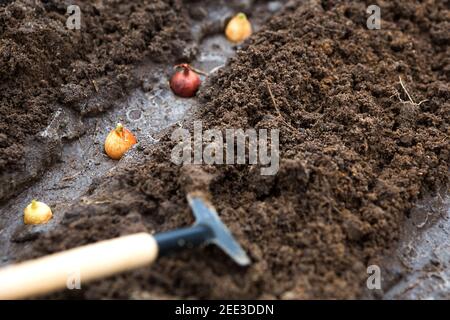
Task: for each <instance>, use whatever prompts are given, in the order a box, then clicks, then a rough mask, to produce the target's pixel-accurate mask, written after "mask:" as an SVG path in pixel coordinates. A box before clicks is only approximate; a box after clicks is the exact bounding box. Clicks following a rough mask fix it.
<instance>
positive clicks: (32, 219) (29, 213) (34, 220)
mask: <svg viewBox="0 0 450 320" xmlns="http://www.w3.org/2000/svg"><path fill="white" fill-rule="evenodd" d="M23 213H24V216H23V222H24V223H25V224H44V223H47V222H48V221H50V219H51V218H52V216H53V213H52V210H51V209H50V207H49V206H48V205H46V204H45V203H43V202H39V201H36V200H33V201H31V203H30V204H29V205H28V206H27V207H26V208H25V210H24V211H23Z"/></svg>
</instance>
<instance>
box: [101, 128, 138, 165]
mask: <svg viewBox="0 0 450 320" xmlns="http://www.w3.org/2000/svg"><path fill="white" fill-rule="evenodd" d="M136 143H137V140H136V137H135V136H134V135H133V134H132V133H131V132H130V131H129V130H128V129H127V128H125V127H124V126H123V125H122V124H121V123H118V124H117V126H116V128H115V129H114V130H111V132H110V133H109V134H108V136H107V137H106V140H105V152H106V154H107V155H108V156H109V157H110V158H111V159H114V160H119V159H120V158H122V156H123V155H124V154H125V152H127V151H128V150H129V149H130V148H131V147H132V146H133V145H135V144H136Z"/></svg>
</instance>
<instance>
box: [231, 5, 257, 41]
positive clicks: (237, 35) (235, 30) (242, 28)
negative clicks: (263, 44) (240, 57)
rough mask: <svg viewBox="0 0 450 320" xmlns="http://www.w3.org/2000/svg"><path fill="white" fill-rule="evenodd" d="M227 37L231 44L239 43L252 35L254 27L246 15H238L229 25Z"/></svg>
mask: <svg viewBox="0 0 450 320" xmlns="http://www.w3.org/2000/svg"><path fill="white" fill-rule="evenodd" d="M225 35H226V36H227V38H228V40H230V41H231V42H235V43H239V42H242V41H244V40H245V39H247V38H248V37H250V36H251V35H252V25H251V23H250V21H248V19H247V16H246V15H245V13H242V12H241V13H238V14H237V15H235V16H234V17H233V18H232V19H231V20H230V21H229V22H228V24H227V27H226V28H225Z"/></svg>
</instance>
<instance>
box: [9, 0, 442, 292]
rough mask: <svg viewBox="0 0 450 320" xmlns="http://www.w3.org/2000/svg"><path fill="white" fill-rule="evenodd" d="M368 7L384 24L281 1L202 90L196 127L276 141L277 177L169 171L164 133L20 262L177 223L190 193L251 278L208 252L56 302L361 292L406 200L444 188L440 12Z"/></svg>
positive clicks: (186, 214)
mask: <svg viewBox="0 0 450 320" xmlns="http://www.w3.org/2000/svg"><path fill="white" fill-rule="evenodd" d="M380 5H381V6H382V8H381V9H382V12H383V16H382V18H383V21H382V26H383V27H382V29H381V30H376V31H374V30H367V28H366V25H365V21H366V18H367V17H366V5H365V4H364V3H361V2H356V1H322V3H320V2H319V1H311V2H306V3H305V2H304V1H290V3H289V5H288V6H286V7H285V9H284V11H283V12H282V13H280V14H277V15H276V16H275V17H273V18H272V19H271V21H270V22H269V23H268V24H267V25H266V26H264V27H263V28H262V30H260V31H259V32H258V33H256V34H255V35H254V36H252V37H251V38H250V39H249V41H248V42H246V43H245V44H244V45H243V46H242V47H241V49H240V50H239V51H238V54H237V55H236V57H235V58H233V59H231V61H230V62H229V64H228V65H227V66H226V67H225V68H222V69H221V70H219V71H218V72H217V73H215V75H214V76H213V77H212V78H210V79H209V82H208V83H207V85H205V86H203V88H202V90H201V91H200V101H201V104H202V106H201V110H200V112H199V118H201V119H202V120H203V126H204V130H205V129H207V128H219V129H226V128H244V129H245V128H258V127H264V128H268V129H280V130H281V133H280V153H281V161H280V170H279V172H278V173H277V174H276V175H275V176H272V177H261V176H259V175H258V173H259V170H255V168H252V167H249V166H245V165H242V166H225V165H223V166H202V167H200V168H196V167H180V166H177V165H175V164H173V163H171V162H170V151H171V150H172V147H173V142H171V141H170V133H168V134H167V135H165V136H163V137H161V140H160V143H159V144H158V145H156V146H155V147H154V148H152V149H151V150H149V153H148V155H147V156H146V159H145V160H144V161H142V163H139V164H138V165H136V166H130V167H128V168H122V169H121V170H119V171H118V172H117V173H116V174H115V175H112V176H110V177H108V178H106V179H105V180H104V181H102V182H101V183H99V185H98V186H97V188H96V189H95V190H93V192H92V194H91V195H89V196H88V197H87V198H85V199H82V201H80V203H79V204H78V205H75V206H74V207H73V208H72V209H71V210H70V212H68V213H67V214H66V215H65V217H64V218H63V221H62V225H61V226H59V227H58V228H57V229H54V230H53V231H51V232H49V233H45V234H40V235H38V239H37V240H35V241H34V242H33V243H32V248H33V249H34V251H33V253H32V254H29V253H27V254H26V255H24V256H21V257H17V259H19V260H20V259H25V258H30V257H35V256H40V255H43V254H46V253H50V252H55V251H59V250H63V249H67V248H71V247H75V246H78V245H82V244H86V243H90V242H94V241H98V240H101V239H107V238H112V237H116V236H119V235H123V234H128V233H132V232H136V231H141V230H142V231H148V232H160V231H164V230H168V229H173V228H177V227H181V226H186V225H189V224H191V223H192V222H193V218H192V215H191V213H190V210H189V208H188V206H187V203H186V192H188V191H191V190H193V189H198V188H200V189H202V190H203V191H207V192H208V193H209V194H210V197H211V200H212V201H213V203H214V205H215V206H216V208H217V210H218V212H219V214H220V217H221V219H222V220H223V222H224V223H225V224H226V225H227V226H228V227H229V228H230V230H231V231H232V233H233V234H234V235H235V236H236V238H237V239H238V241H239V242H240V243H241V244H242V246H243V247H244V248H245V250H246V251H247V252H248V254H249V255H250V257H251V259H252V265H251V266H250V267H248V268H239V267H238V266H236V265H235V264H233V262H232V261H230V259H229V258H227V257H226V256H225V255H224V254H223V253H222V252H221V251H220V250H219V249H217V248H215V247H206V248H204V249H196V250H189V251H185V252H182V253H180V254H177V255H174V256H172V257H166V258H163V259H161V260H159V261H158V263H156V264H155V265H154V266H152V267H151V268H142V269H140V270H136V271H133V272H128V273H125V274H122V275H119V276H115V277H111V278H109V279H106V280H102V281H97V282H95V283H92V284H89V285H86V286H83V289H82V290H78V291H76V292H69V293H67V292H62V293H59V294H55V295H53V296H52V297H66V298H67V297H77V298H130V297H169V298H171V297H174V298H265V297H273V298H284V299H305V298H356V297H359V296H361V294H362V292H363V290H364V288H365V283H366V279H367V272H366V268H367V266H368V265H369V262H370V261H372V260H373V259H374V258H376V257H377V256H379V255H381V254H383V253H385V252H386V250H388V249H389V248H390V247H391V245H392V244H393V243H395V240H397V237H398V231H399V229H400V226H401V225H402V222H403V221H404V219H405V217H406V216H407V215H408V213H409V211H410V209H411V207H412V205H413V204H414V202H415V201H416V200H417V199H419V198H421V197H422V196H424V195H426V194H428V193H434V192H436V191H437V189H438V188H439V187H442V186H443V187H445V186H447V185H448V178H449V175H448V170H449V143H448V134H449V132H448V123H449V121H450V119H449V115H450V110H449V108H450V105H449V104H448V95H449V91H450V86H449V81H448V75H449V74H448V70H449V68H448V53H449V52H448V50H449V48H448V46H447V45H446V43H447V40H446V37H445V36H444V35H442V34H441V33H440V30H443V29H442V28H443V27H444V26H445V22H447V23H448V14H449V11H448V7H447V6H446V5H445V3H444V2H434V3H433V4H430V3H421V2H420V1H392V2H382V3H381V4H380ZM384 12H385V13H386V14H384ZM443 60H444V61H446V62H443ZM399 76H401V77H402V79H403V81H404V84H405V86H406V88H407V90H408V92H409V94H410V95H411V96H412V97H413V99H414V101H415V102H419V101H422V100H424V99H427V102H425V103H422V104H420V105H418V104H416V103H413V102H411V101H409V100H408V95H407V93H406V92H405V90H404V89H403V88H402V86H401V85H400V83H399ZM267 84H268V85H269V86H270V88H271V91H272V94H273V99H272V98H271V95H270V93H269V92H268V90H267ZM274 101H275V102H276V105H277V108H278V109H279V111H280V113H279V114H278V113H277V110H276V108H275V107H274ZM186 126H188V127H189V126H190V123H187V124H186ZM105 199H107V200H105ZM19 239H20V237H19Z"/></svg>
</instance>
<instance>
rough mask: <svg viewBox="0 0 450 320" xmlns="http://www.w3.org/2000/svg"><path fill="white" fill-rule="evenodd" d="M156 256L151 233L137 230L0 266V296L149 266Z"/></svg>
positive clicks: (27, 294)
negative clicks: (136, 231)
mask: <svg viewBox="0 0 450 320" xmlns="http://www.w3.org/2000/svg"><path fill="white" fill-rule="evenodd" d="M157 256H158V245H157V243H156V240H155V238H154V237H153V236H151V235H150V234H147V233H137V234H134V235H130V236H124V237H120V238H116V239H112V240H106V241H101V242H98V243H94V244H90V245H86V246H83V247H79V248H75V249H71V250H68V251H64V252H61V253H55V254H52V255H49V256H46V257H43V258H39V259H36V260H31V261H27V262H23V263H19V264H16V265H11V266H6V267H4V268H3V269H0V299H23V298H26V297H33V296H37V295H41V294H46V293H50V292H52V291H55V290H58V289H63V288H67V287H68V286H69V285H70V283H71V282H73V280H74V278H78V280H79V283H81V285H82V284H83V283H86V282H88V281H91V280H95V279H99V278H103V277H107V276H110V275H113V274H116V273H119V272H123V271H126V270H131V269H134V268H139V267H143V266H148V265H150V264H151V263H152V262H153V261H154V260H155V259H156V257H157Z"/></svg>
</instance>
